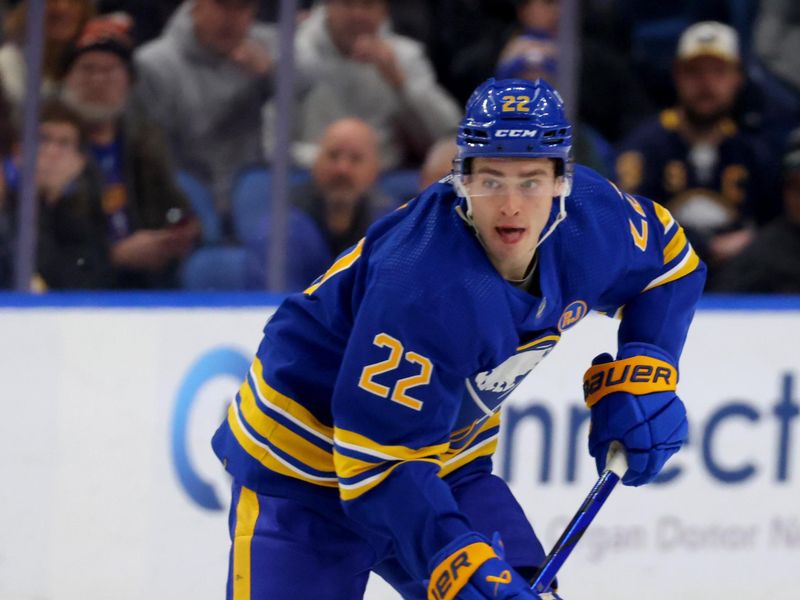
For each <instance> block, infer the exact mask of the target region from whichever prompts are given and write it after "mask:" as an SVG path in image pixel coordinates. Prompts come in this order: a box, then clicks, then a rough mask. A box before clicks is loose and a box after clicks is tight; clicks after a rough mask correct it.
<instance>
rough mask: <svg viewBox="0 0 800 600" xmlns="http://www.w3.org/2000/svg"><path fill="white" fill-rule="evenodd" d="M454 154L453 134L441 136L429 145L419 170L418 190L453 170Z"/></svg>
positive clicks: (455, 147)
mask: <svg viewBox="0 0 800 600" xmlns="http://www.w3.org/2000/svg"><path fill="white" fill-rule="evenodd" d="M456 154H458V146H457V145H456V138H455V137H454V136H447V137H444V138H441V139H440V140H439V141H437V142H436V143H435V144H434V145H433V146H431V148H430V150H428V154H427V156H425V162H424V163H422V169H420V172H419V191H422V190H424V189H425V188H426V187H428V186H429V185H431V184H434V183H436V182H437V181H439V180H440V179H441V178H442V177H446V176H447V175H449V174H450V172H451V171H452V170H453V160H454V159H455V157H456Z"/></svg>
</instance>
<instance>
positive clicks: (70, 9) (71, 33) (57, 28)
mask: <svg viewBox="0 0 800 600" xmlns="http://www.w3.org/2000/svg"><path fill="white" fill-rule="evenodd" d="M27 10H28V3H27V2H20V3H19V4H17V6H15V7H14V9H13V10H12V11H11V12H9V13H8V15H7V16H6V19H5V22H4V23H3V25H4V29H5V35H6V41H5V43H4V44H3V46H2V47H0V82H1V83H2V85H3V88H4V89H5V91H6V94H7V97H8V100H9V101H10V102H11V105H12V106H13V108H14V110H15V112H17V113H18V112H19V111H20V109H21V106H22V102H23V99H24V96H25V73H26V67H25V56H24V53H23V48H24V45H25V20H26V15H27ZM93 14H94V4H93V2H92V0H47V1H46V3H45V17H44V58H43V61H42V92H43V93H44V94H45V95H51V94H54V93H56V92H57V90H58V85H59V83H60V82H61V79H62V75H63V64H64V53H65V51H66V50H67V49H68V48H69V47H70V44H72V43H73V42H74V41H75V40H76V39H77V38H78V35H79V34H80V32H81V29H82V28H83V26H84V25H85V24H86V22H87V21H88V20H89V18H91V16H92V15H93Z"/></svg>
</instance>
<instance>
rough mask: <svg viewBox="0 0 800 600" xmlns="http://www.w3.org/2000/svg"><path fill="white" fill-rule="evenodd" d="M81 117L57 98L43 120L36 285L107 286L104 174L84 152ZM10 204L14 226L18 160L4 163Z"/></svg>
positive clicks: (38, 165) (48, 104)
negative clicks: (103, 198) (102, 187)
mask: <svg viewBox="0 0 800 600" xmlns="http://www.w3.org/2000/svg"><path fill="white" fill-rule="evenodd" d="M84 142H85V136H84V130H83V125H82V122H81V120H80V117H79V116H78V115H77V114H76V113H75V112H74V111H72V110H70V109H69V108H68V107H66V106H65V105H63V104H62V103H60V102H59V101H58V100H55V99H51V100H49V101H47V102H46V103H45V104H44V105H43V107H42V111H41V116H40V120H39V154H38V157H37V163H36V187H37V194H38V198H39V201H40V204H39V222H38V237H37V240H38V244H37V258H36V271H37V275H36V277H35V278H34V282H32V287H33V289H37V290H44V289H75V288H103V287H107V285H108V284H109V282H110V279H109V273H110V272H109V263H108V244H107V242H106V240H105V236H104V226H105V223H104V219H103V214H102V211H101V209H100V193H101V191H100V190H101V183H100V178H99V174H98V173H97V172H96V170H95V169H94V168H93V165H92V164H91V162H90V161H89V160H87V156H86V154H85V153H84V150H83V145H84ZM4 171H5V175H6V177H7V182H8V184H9V185H8V188H7V197H6V209H7V214H8V216H9V220H10V223H11V229H12V230H13V227H14V225H15V224H16V210H17V200H18V193H19V186H18V182H19V172H18V159H15V160H14V161H8V162H6V165H5V169H4Z"/></svg>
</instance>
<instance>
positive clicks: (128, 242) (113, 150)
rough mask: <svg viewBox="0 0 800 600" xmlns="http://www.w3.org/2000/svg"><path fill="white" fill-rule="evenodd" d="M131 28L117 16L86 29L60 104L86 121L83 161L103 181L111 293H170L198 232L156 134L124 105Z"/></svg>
mask: <svg viewBox="0 0 800 600" xmlns="http://www.w3.org/2000/svg"><path fill="white" fill-rule="evenodd" d="M130 27H131V22H130V19H129V18H127V17H126V16H125V15H123V14H114V15H110V16H105V17H98V18H96V19H93V20H91V21H89V22H88V23H87V25H86V27H85V28H84V30H83V32H82V34H81V37H80V38H79V39H78V41H77V43H76V44H75V46H74V47H73V48H72V51H71V52H70V53H69V55H68V60H67V64H66V74H65V77H64V85H63V89H62V97H63V100H64V102H65V103H66V104H67V105H68V106H70V107H71V108H72V109H73V110H74V111H76V112H77V113H78V114H79V115H80V116H81V117H82V118H83V120H84V121H85V123H86V126H87V131H88V142H89V150H90V155H91V156H92V158H93V159H94V161H95V163H96V165H97V167H98V168H99V170H100V172H101V173H102V178H103V197H102V208H103V212H104V214H105V216H106V232H107V238H108V241H109V243H110V245H111V259H112V263H113V265H114V267H115V269H116V273H115V276H116V277H115V282H114V284H113V285H114V287H118V288H164V287H174V286H175V285H176V283H177V282H176V277H175V276H176V268H177V265H178V262H179V260H180V259H181V258H182V257H184V256H185V255H186V254H187V253H188V252H189V250H190V249H191V248H192V246H193V244H194V240H195V239H196V237H197V235H198V233H199V227H198V225H197V222H196V220H195V219H193V218H191V216H190V210H189V206H188V203H187V200H186V197H185V196H184V195H183V193H182V192H181V191H180V189H179V188H178V186H177V184H176V182H175V179H174V172H173V170H172V166H171V163H170V160H169V159H168V157H167V155H166V153H165V151H164V147H165V144H164V141H163V136H162V134H161V132H160V130H159V129H158V128H157V127H156V126H155V125H154V124H152V123H150V122H148V121H147V120H146V119H145V118H144V117H143V116H142V115H141V114H140V112H139V111H137V110H135V109H134V107H133V106H132V103H131V102H130V95H131V85H132V82H133V63H132V59H131V52H132V47H133V46H132V41H131V38H130Z"/></svg>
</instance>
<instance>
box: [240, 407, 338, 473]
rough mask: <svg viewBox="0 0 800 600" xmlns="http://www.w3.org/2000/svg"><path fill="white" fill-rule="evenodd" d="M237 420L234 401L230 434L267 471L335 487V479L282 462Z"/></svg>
mask: <svg viewBox="0 0 800 600" xmlns="http://www.w3.org/2000/svg"><path fill="white" fill-rule="evenodd" d="M239 418H240V417H239V411H238V410H237V408H236V401H235V400H234V401H233V402H231V404H230V407H229V408H228V426H229V427H230V428H231V432H233V435H234V437H235V438H236V441H237V442H239V445H240V446H241V447H242V448H243V449H244V450H245V452H247V453H248V454H249V455H250V456H252V457H253V458H254V459H256V460H257V461H258V462H260V463H261V464H262V465H264V466H265V467H266V468H267V469H269V470H271V471H275V472H276V473H279V474H281V475H286V476H287V477H293V478H295V479H301V480H302V481H306V482H308V483H313V484H315V485H322V486H325V487H336V486H337V481H336V478H335V477H318V476H316V475H313V474H311V473H306V472H304V471H302V470H301V469H299V468H298V467H296V466H295V465H293V464H291V463H289V462H288V461H285V460H283V459H282V458H281V457H279V456H278V455H277V454H275V453H274V452H273V451H272V450H271V449H270V448H269V447H268V446H266V445H265V444H262V443H261V442H259V441H258V440H256V439H255V438H253V437H252V436H251V435H250V433H249V432H248V431H247V430H246V429H245V427H244V425H243V424H242V423H241V422H240V420H239Z"/></svg>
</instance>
